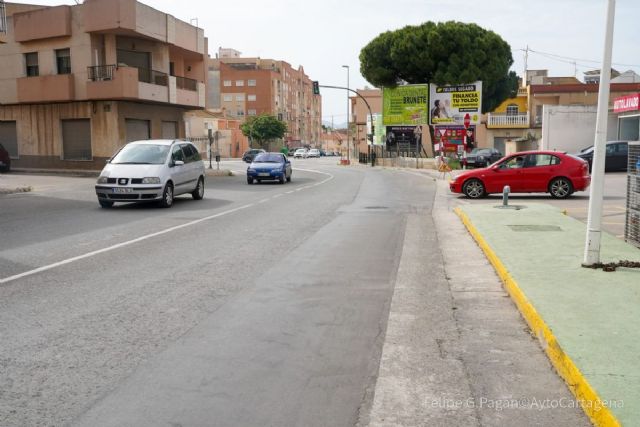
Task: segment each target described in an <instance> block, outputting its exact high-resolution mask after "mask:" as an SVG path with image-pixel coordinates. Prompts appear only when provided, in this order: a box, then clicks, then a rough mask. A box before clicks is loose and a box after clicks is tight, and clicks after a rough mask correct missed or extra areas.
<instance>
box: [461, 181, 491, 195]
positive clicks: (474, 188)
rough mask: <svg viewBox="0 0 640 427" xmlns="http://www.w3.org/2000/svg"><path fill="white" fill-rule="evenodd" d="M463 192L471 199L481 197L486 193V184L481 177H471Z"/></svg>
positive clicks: (463, 187)
mask: <svg viewBox="0 0 640 427" xmlns="http://www.w3.org/2000/svg"><path fill="white" fill-rule="evenodd" d="M462 192H463V193H464V194H465V195H466V196H467V197H468V198H470V199H479V198H481V197H484V196H485V195H486V192H485V188H484V184H483V183H482V181H480V180H479V179H470V180H468V181H467V182H465V183H464V185H463V186H462Z"/></svg>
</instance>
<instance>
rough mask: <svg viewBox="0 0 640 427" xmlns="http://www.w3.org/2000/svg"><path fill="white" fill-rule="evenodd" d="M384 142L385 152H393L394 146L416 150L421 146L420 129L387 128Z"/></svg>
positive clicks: (407, 127)
mask: <svg viewBox="0 0 640 427" xmlns="http://www.w3.org/2000/svg"><path fill="white" fill-rule="evenodd" d="M385 137H386V138H385V141H386V145H387V150H395V149H396V145H397V144H400V146H404V147H407V148H410V149H411V150H417V149H419V148H420V147H421V144H422V127H421V126H420V125H417V126H387V129H386V135H385Z"/></svg>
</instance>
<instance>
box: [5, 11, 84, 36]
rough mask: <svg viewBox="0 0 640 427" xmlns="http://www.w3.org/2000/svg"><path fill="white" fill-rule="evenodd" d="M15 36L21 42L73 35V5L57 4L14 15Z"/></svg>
mask: <svg viewBox="0 0 640 427" xmlns="http://www.w3.org/2000/svg"><path fill="white" fill-rule="evenodd" d="M13 21H14V22H13V29H14V33H15V35H14V38H15V40H16V41H17V42H19V43H24V42H28V41H33V40H42V39H51V38H56V37H68V36H70V35H71V7H69V6H55V7H50V8H45V9H37V10H32V11H29V12H23V13H16V14H15V15H13Z"/></svg>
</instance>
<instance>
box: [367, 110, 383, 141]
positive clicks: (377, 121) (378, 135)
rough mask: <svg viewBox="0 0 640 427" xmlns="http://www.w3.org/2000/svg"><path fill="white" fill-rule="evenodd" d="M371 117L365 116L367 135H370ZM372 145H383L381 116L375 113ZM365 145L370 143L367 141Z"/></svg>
mask: <svg viewBox="0 0 640 427" xmlns="http://www.w3.org/2000/svg"><path fill="white" fill-rule="evenodd" d="M371 129H372V127H371V116H370V115H367V134H371ZM373 129H374V130H375V132H374V134H373V145H384V143H385V128H384V125H383V124H382V114H379V113H376V114H374V115H373ZM367 144H368V145H371V141H369V139H367Z"/></svg>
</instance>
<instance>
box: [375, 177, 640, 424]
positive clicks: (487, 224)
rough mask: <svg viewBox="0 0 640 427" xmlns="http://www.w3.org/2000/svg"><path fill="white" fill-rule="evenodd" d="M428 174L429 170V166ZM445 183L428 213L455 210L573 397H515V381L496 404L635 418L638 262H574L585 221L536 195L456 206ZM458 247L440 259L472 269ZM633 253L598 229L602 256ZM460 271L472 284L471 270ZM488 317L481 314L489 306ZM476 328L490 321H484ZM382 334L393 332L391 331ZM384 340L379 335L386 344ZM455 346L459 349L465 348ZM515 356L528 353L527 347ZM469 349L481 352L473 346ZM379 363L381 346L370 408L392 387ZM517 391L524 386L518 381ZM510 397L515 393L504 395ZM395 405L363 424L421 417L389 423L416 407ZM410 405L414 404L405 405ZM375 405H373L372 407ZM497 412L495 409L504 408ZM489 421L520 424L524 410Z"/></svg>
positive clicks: (609, 419) (600, 419) (612, 419)
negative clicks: (510, 205) (610, 266)
mask: <svg viewBox="0 0 640 427" xmlns="http://www.w3.org/2000/svg"><path fill="white" fill-rule="evenodd" d="M430 175H431V176H434V177H436V176H437V174H435V173H430ZM447 183H448V180H438V186H439V192H438V194H439V195H438V199H439V200H440V202H441V203H440V204H438V203H436V205H435V206H434V217H436V218H437V217H438V216H441V215H445V216H446V215H447V214H448V213H449V212H451V211H452V210H453V211H455V212H456V213H457V215H458V216H459V217H460V219H461V220H462V222H463V223H464V224H465V226H466V228H467V229H468V231H469V233H470V234H471V235H472V236H473V238H474V239H475V240H476V241H477V243H478V245H479V247H480V248H481V249H482V250H483V252H484V254H485V255H486V258H487V259H488V260H489V261H490V262H491V264H492V265H493V267H494V269H495V271H496V272H497V273H498V275H499V277H500V279H501V280H502V281H503V283H504V289H505V290H506V291H507V292H508V294H509V295H510V297H511V299H512V300H513V301H514V302H515V304H516V306H517V307H518V309H519V310H520V313H521V315H522V317H523V318H524V319H525V320H526V322H527V324H528V325H529V327H530V328H531V333H532V335H533V336H534V337H535V338H536V339H537V340H538V342H539V344H540V346H541V347H542V350H544V352H545V353H546V355H547V357H548V358H549V360H550V361H551V363H552V365H553V367H554V368H555V370H556V371H557V373H558V374H559V375H560V377H562V378H563V379H564V381H565V382H566V385H567V387H568V389H569V390H570V391H571V393H572V395H573V396H572V397H571V398H569V399H568V398H566V397H555V398H552V399H542V400H540V399H538V398H535V397H532V396H534V395H532V394H529V395H521V394H520V395H518V394H517V391H516V390H518V389H522V384H519V385H517V387H516V388H514V389H509V390H506V391H507V393H506V394H505V395H503V398H506V400H503V403H504V404H505V405H511V404H513V405H512V406H513V407H509V409H514V408H515V409H523V408H527V407H528V408H530V409H536V410H539V412H538V414H539V415H538V418H537V421H538V422H539V424H538V425H567V424H566V423H564V422H560V420H557V419H556V420H555V421H551V420H549V419H547V420H546V421H545V419H544V418H543V416H544V415H545V413H546V412H549V410H552V409H555V410H561V409H563V408H564V409H565V410H569V409H571V408H573V409H578V410H583V411H584V413H585V414H587V415H588V416H589V418H590V420H591V422H592V423H593V424H594V425H597V426H617V425H629V426H632V425H640V382H638V378H639V377H640V329H639V328H638V327H637V325H638V323H639V322H640V270H638V269H624V268H618V269H617V271H615V272H604V271H602V270H593V269H587V268H583V267H582V266H581V262H582V256H583V251H584V242H585V238H586V226H585V224H584V223H582V222H580V221H578V220H576V219H574V218H571V217H568V216H566V215H565V214H563V212H562V211H561V210H559V209H557V208H554V207H551V206H549V205H546V204H544V203H522V201H521V200H519V201H518V203H517V204H518V205H520V206H521V209H518V210H516V209H499V208H496V207H495V206H493V205H487V204H478V203H475V204H460V203H457V202H456V198H452V197H448V198H444V197H443V195H444V194H446V193H448V188H447ZM499 204H500V203H499V202H496V203H495V205H499ZM437 225H438V227H439V233H442V232H443V230H447V228H449V229H450V228H452V226H449V227H447V226H446V224H445V223H443V222H440V223H439V224H437ZM443 227H444V228H443ZM453 228H455V226H453ZM445 234H446V232H445ZM458 237H460V236H458ZM441 245H442V247H443V254H445V261H447V257H446V254H447V252H448V250H450V245H448V244H447V243H446V242H445V241H441ZM448 247H449V249H448ZM458 247H459V250H458V253H457V254H456V255H454V257H453V258H449V259H448V261H449V262H448V263H446V264H448V265H447V268H448V269H451V270H455V269H456V268H461V269H463V270H465V269H469V268H472V269H474V270H477V263H476V262H474V261H471V262H470V261H469V259H464V258H465V256H467V255H468V251H467V249H465V242H464V239H463V238H460V240H459V245H458ZM456 256H457V259H456ZM639 259H640V251H639V250H638V249H637V248H635V247H633V246H631V245H629V244H627V243H625V242H624V241H622V240H620V239H617V238H615V237H613V236H611V235H609V234H606V233H603V238H602V252H601V261H602V262H603V263H606V262H615V261H621V260H631V261H638V260H639ZM478 277H479V278H480V280H481V281H480V283H483V278H485V279H486V278H488V276H487V275H486V272H484V273H482V272H479V274H478ZM469 279H470V280H471V281H473V282H476V281H475V279H472V278H471V276H470V277H469ZM467 284H468V285H470V282H467ZM452 290H453V288H452ZM453 295H455V292H453ZM394 298H395V296H394ZM486 301H490V299H486ZM396 308H397V307H396ZM486 308H489V307H486ZM399 315H400V313H397V312H394V305H393V304H392V312H391V313H390V325H389V328H391V329H392V330H393V319H394V317H397V316H399ZM487 315H489V316H490V312H487ZM485 326H486V327H490V323H489V324H487V325H485ZM390 338H391V340H393V338H394V337H390ZM494 338H495V339H496V340H498V342H494V343H493V345H494V346H495V347H499V346H500V343H499V340H500V339H501V338H503V337H501V336H500V335H496V336H494ZM391 340H390V339H389V337H388V338H387V340H386V341H385V348H386V347H387V346H388V344H389V343H390V342H392V341H391ZM461 354H462V355H464V351H462V352H461ZM513 355H514V356H516V354H515V353H514V354H513ZM519 356H520V357H535V354H530V355H524V354H522V355H519ZM463 357H464V356H463ZM478 357H479V358H481V357H482V355H481V353H478ZM463 360H464V359H463ZM405 362H406V363H405V364H406V366H411V365H412V364H422V365H423V366H424V365H425V362H424V361H421V360H419V359H415V360H409V361H405ZM385 363H386V361H385V357H384V353H383V360H382V363H381V369H380V372H381V377H382V378H383V380H382V381H380V380H379V381H378V385H377V388H376V403H377V404H378V407H377V408H378V409H380V408H382V409H384V408H385V405H384V404H383V403H384V400H385V399H388V398H389V395H392V396H393V395H394V392H393V391H392V392H391V393H390V392H389V390H390V389H389V388H385V382H384V375H385V370H387V369H393V368H389V366H387V365H386V364H385ZM487 368H490V367H489V366H487ZM396 372H399V371H398V370H396ZM521 381H524V382H532V384H531V386H532V387H535V382H536V378H531V377H530V378H521ZM505 384H506V382H505ZM403 385H405V384H403V383H402V382H396V383H395V384H394V386H395V387H396V388H402V387H403ZM379 388H380V390H379ZM524 389H525V390H526V389H527V386H526V385H525V386H524ZM514 392H516V393H514ZM398 395H402V390H395V396H398ZM511 397H515V399H516V400H515V401H514V400H510V399H511ZM520 398H522V399H523V400H520ZM472 402H475V403H476V409H477V402H478V396H474V397H473V400H472ZM510 402H511V403H510ZM396 403H397V405H396V407H395V409H394V411H390V407H389V406H387V407H386V413H385V411H384V410H383V411H382V412H380V413H379V414H378V418H377V422H375V423H372V425H394V426H395V425H403V426H404V425H424V424H421V423H419V422H415V421H416V420H414V422H390V421H389V418H388V417H389V416H390V415H392V414H394V413H396V414H397V413H398V412H401V411H403V410H408V411H414V408H415V406H416V405H415V402H411V401H410V400H407V401H404V402H396ZM412 404H413V405H414V408H409V406H411V405H412ZM461 409H464V405H463V407H461ZM375 410H376V406H375V405H374V413H375ZM516 412H518V411H516ZM519 412H520V415H526V414H527V412H526V411H524V412H523V411H519ZM374 415H375V414H374ZM498 415H499V416H500V417H502V416H503V415H504V412H503V413H502V414H498ZM393 419H395V420H397V418H393ZM492 419H493V420H495V419H496V417H495V414H494V417H493V418H491V417H489V418H486V419H482V417H480V422H479V423H478V424H479V425H490V424H492V423H491V422H490V421H491V420H492ZM502 421H505V420H504V419H503V420H502ZM497 425H529V423H528V422H527V420H526V416H525V417H522V418H519V419H514V420H511V421H510V422H507V423H503V424H497Z"/></svg>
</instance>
